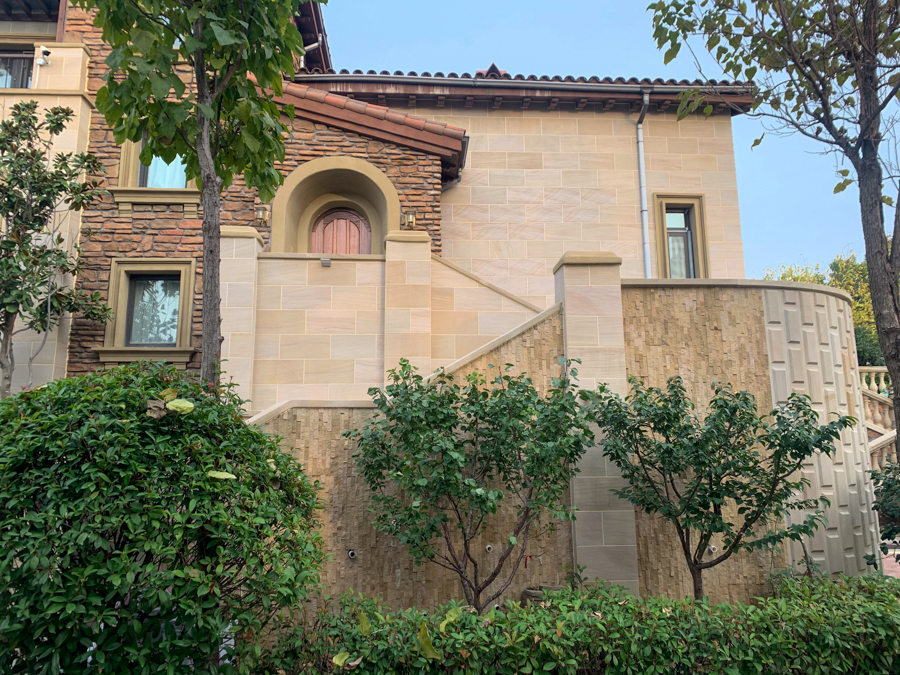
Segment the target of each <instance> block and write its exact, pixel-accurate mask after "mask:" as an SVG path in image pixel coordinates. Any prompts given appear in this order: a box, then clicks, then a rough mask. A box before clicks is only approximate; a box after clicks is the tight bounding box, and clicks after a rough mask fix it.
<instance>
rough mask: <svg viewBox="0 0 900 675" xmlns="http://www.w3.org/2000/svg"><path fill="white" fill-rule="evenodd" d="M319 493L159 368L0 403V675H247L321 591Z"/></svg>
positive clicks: (238, 416)
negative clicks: (276, 627) (272, 639)
mask: <svg viewBox="0 0 900 675" xmlns="http://www.w3.org/2000/svg"><path fill="white" fill-rule="evenodd" d="M316 487H317V486H316V485H315V484H313V483H311V482H310V481H309V480H308V479H307V477H306V476H305V475H304V474H303V472H302V471H301V468H300V466H299V465H298V464H297V462H296V461H295V460H294V459H293V457H292V456H290V455H288V454H287V453H285V452H283V451H282V450H281V449H280V447H279V444H278V439H276V438H274V437H272V436H269V435H267V434H265V433H263V432H262V431H260V430H259V429H257V428H253V427H249V426H247V424H246V423H245V422H244V419H243V416H242V409H241V399H240V397H239V396H238V395H237V394H236V393H235V392H234V390H233V389H232V388H231V387H230V386H226V387H221V388H216V387H211V386H209V385H208V383H204V382H201V381H200V380H198V379H197V378H195V377H190V376H187V375H185V374H184V373H183V372H182V373H179V372H178V371H177V370H175V368H174V367H171V366H164V365H161V364H148V363H142V362H141V363H135V364H132V365H129V366H124V367H120V368H113V369H111V370H108V371H105V372H99V373H93V374H91V375H86V376H83V377H77V378H72V379H63V380H57V381H55V382H52V383H50V384H48V385H46V386H45V387H41V388H39V389H35V390H33V391H29V392H25V393H22V394H18V395H16V396H13V397H10V398H8V399H6V400H5V401H3V402H0V608H2V610H0V672H3V673H10V674H14V673H62V672H65V673H66V675H72V674H75V675H77V674H81V673H83V674H85V675H86V674H87V673H92V674H93V673H100V672H103V673H132V672H133V673H135V674H137V673H141V674H144V675H152V674H156V673H159V674H160V675H162V674H166V675H168V674H170V673H174V672H192V673H235V672H247V670H248V669H249V668H250V667H251V665H252V662H253V660H254V658H256V657H258V656H259V655H260V647H261V641H262V639H263V638H264V637H265V632H266V628H267V626H269V625H270V622H271V620H272V619H273V617H275V616H276V615H278V614H280V613H282V612H284V611H287V610H289V609H291V608H293V607H296V606H297V605H298V604H299V603H300V602H301V601H303V600H304V599H306V598H307V596H308V594H309V591H310V589H311V587H312V586H313V585H314V584H316V583H317V582H318V578H319V577H318V567H319V565H320V563H321V562H322V560H323V553H322V551H321V548H320V545H321V540H320V537H319V533H318V525H317V524H316V522H315V520H314V518H313V514H314V511H315V509H316V508H317V507H318V505H319V501H318V499H317V497H316Z"/></svg>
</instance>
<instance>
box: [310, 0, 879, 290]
mask: <svg viewBox="0 0 900 675" xmlns="http://www.w3.org/2000/svg"><path fill="white" fill-rule="evenodd" d="M648 4H649V0H617V1H615V0H557V2H555V3H547V2H543V1H542V2H539V1H538V0H517V1H515V2H514V1H513V0H481V1H477V0H457V1H456V2H453V3H445V2H437V1H436V0H418V1H416V0H378V1H377V2H376V1H375V0H331V1H330V2H329V4H328V5H327V6H326V7H324V8H323V12H324V15H325V25H326V28H327V30H328V40H329V43H330V45H331V54H332V58H333V61H334V66H335V68H337V69H338V70H340V69H341V68H349V69H350V70H353V69H355V68H362V69H366V70H368V69H370V68H374V69H376V70H390V71H391V72H393V71H395V70H403V71H409V70H415V71H418V72H422V71H430V72H435V71H443V72H449V71H456V72H458V73H462V72H470V73H473V72H474V71H475V70H477V69H483V68H487V67H488V66H489V65H490V64H491V62H496V64H497V66H498V67H499V68H501V69H503V70H508V71H510V72H511V73H526V74H529V73H535V74H538V75H576V76H577V75H599V76H601V77H605V76H611V77H619V76H622V77H632V76H633V77H651V78H653V77H675V78H682V77H687V78H694V77H695V76H696V75H697V70H696V66H695V65H694V62H693V59H692V57H691V56H690V54H685V53H684V52H683V53H682V54H681V55H679V57H678V58H677V59H676V60H675V61H674V62H672V63H670V64H669V65H668V66H665V65H663V55H662V52H659V51H657V49H656V45H655V43H654V41H653V38H652V34H653V29H652V24H651V18H652V17H651V15H650V13H648V12H646V11H645V7H646V5H648ZM704 67H706V66H704ZM707 74H710V73H707ZM761 132H762V128H761V124H760V122H759V121H758V120H753V119H749V118H746V117H737V118H735V120H734V144H735V153H736V155H737V172H738V188H739V196H740V207H741V221H742V226H743V235H744V252H745V253H744V256H745V261H746V266H747V276H748V277H758V276H761V272H762V269H763V268H766V267H776V266H778V265H780V264H782V263H805V262H820V263H823V264H827V263H828V262H829V261H830V260H832V259H833V258H834V256H835V255H836V254H838V253H839V252H841V251H842V250H844V249H846V248H849V249H853V250H855V251H856V252H858V253H862V251H863V243H862V229H861V225H860V219H859V203H858V201H857V200H858V196H857V193H856V190H855V189H854V188H853V187H851V188H848V189H847V190H846V191H845V192H843V193H841V194H839V195H835V194H833V188H834V185H835V183H836V182H837V178H836V177H835V160H834V158H833V157H830V156H824V155H821V154H817V153H819V152H820V151H821V148H820V146H819V145H818V144H817V143H815V142H814V141H809V140H806V139H803V138H799V137H787V138H775V137H772V135H771V134H768V135H767V136H766V139H765V140H764V141H763V143H762V145H760V146H757V147H756V148H755V149H753V150H752V151H751V150H750V145H751V143H752V142H753V139H754V138H757V137H758V136H759V135H760V133H761ZM886 215H888V216H889V217H890V214H886Z"/></svg>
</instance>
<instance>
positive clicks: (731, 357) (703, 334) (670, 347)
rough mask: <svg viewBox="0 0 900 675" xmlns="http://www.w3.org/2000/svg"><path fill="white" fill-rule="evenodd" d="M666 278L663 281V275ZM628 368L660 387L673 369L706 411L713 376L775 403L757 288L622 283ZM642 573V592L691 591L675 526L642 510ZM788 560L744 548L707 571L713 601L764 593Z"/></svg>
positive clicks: (765, 404)
mask: <svg viewBox="0 0 900 675" xmlns="http://www.w3.org/2000/svg"><path fill="white" fill-rule="evenodd" d="M661 283H663V284H664V283H665V282H661ZM622 302H623V308H624V321H625V356H626V370H627V372H628V375H629V376H634V377H637V378H638V379H640V380H643V381H644V382H645V383H647V384H648V385H651V386H655V387H663V386H665V383H666V380H667V379H668V378H669V377H671V376H673V375H680V376H681V377H682V378H683V379H684V383H685V386H686V388H687V391H688V395H689V396H691V398H692V399H693V400H694V401H695V402H696V403H697V407H698V411H699V412H701V414H702V412H703V404H704V402H706V401H708V400H709V399H710V397H711V396H712V383H713V382H730V383H731V384H732V385H733V386H734V387H735V388H736V389H745V390H747V391H749V392H751V393H752V394H753V395H754V396H755V397H756V401H757V404H758V406H759V410H760V411H761V412H767V411H769V410H771V408H772V394H771V384H770V381H769V366H768V360H767V356H766V336H765V331H764V330H763V327H764V325H765V315H764V312H763V304H762V296H761V294H760V291H759V290H758V289H753V288H740V287H735V288H729V287H721V286H719V287H710V288H705V287H704V288H696V287H671V286H664V285H663V286H658V287H656V286H649V287H642V286H638V287H634V286H625V285H624V284H623V288H622ZM637 535H638V536H637V541H638V572H639V574H640V582H641V592H642V593H643V594H644V595H648V596H649V595H666V596H669V597H675V598H680V597H686V596H691V595H692V593H693V591H692V583H691V576H690V574H689V572H688V570H687V566H686V565H685V562H684V556H683V554H682V552H681V549H680V545H679V544H678V537H677V535H676V534H675V529H674V528H673V527H671V526H669V525H668V524H667V523H665V522H663V521H662V520H660V519H659V518H658V517H656V516H650V515H647V514H645V513H642V512H638V513H637ZM785 564H786V559H785V558H784V557H779V558H776V559H775V560H773V559H772V558H771V556H769V555H767V554H747V553H739V554H737V555H735V556H733V557H732V559H730V560H727V561H726V562H724V563H722V564H721V565H719V566H717V567H715V568H713V569H711V570H707V571H706V572H704V574H703V583H704V590H705V591H706V592H707V594H708V595H709V596H710V599H711V600H712V601H713V602H724V601H741V602H747V601H749V600H751V599H752V598H754V597H757V596H760V595H767V594H768V593H770V592H771V589H770V587H769V585H768V583H767V582H766V574H767V573H768V572H771V571H773V570H774V569H777V568H783V567H784V566H785Z"/></svg>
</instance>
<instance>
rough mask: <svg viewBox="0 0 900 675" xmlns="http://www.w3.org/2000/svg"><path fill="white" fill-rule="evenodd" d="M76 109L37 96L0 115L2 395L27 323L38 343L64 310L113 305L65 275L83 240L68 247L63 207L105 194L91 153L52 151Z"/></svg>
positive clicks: (103, 311) (77, 207)
mask: <svg viewBox="0 0 900 675" xmlns="http://www.w3.org/2000/svg"><path fill="white" fill-rule="evenodd" d="M73 115H74V113H73V112H72V110H71V109H70V108H62V107H59V106H55V107H53V108H50V109H49V110H47V111H46V112H45V114H44V118H43V119H40V117H39V115H38V105H37V103H36V102H35V101H29V102H27V103H26V102H20V103H15V104H13V105H12V106H11V107H10V109H9V116H8V117H7V118H6V119H5V120H3V121H2V122H0V227H2V231H0V373H2V380H0V399H3V398H6V397H7V396H9V394H10V389H11V387H12V378H13V373H14V371H15V368H16V362H15V357H14V353H13V338H14V337H15V335H17V334H18V333H20V332H22V331H24V330H32V331H35V332H37V333H43V335H44V337H43V341H42V342H41V344H40V347H39V348H38V349H37V350H36V351H35V352H34V353H32V354H31V357H30V358H29V360H28V374H29V375H28V387H30V386H31V385H32V382H33V375H32V368H31V366H32V364H33V363H34V359H35V358H36V357H37V355H38V354H40V352H41V350H43V348H44V346H45V345H46V342H47V336H48V334H49V332H50V331H51V330H53V328H54V327H55V326H56V325H57V324H58V323H59V320H60V318H61V317H62V315H63V314H65V313H66V312H82V313H84V314H85V316H88V317H89V318H91V319H94V320H95V321H105V320H106V318H107V317H108V315H109V310H108V309H107V308H106V307H105V305H104V304H103V301H102V300H101V299H100V294H99V293H86V292H84V291H76V290H74V289H73V288H72V287H71V286H70V285H69V284H68V283H67V281H71V277H72V276H73V275H75V274H78V272H79V271H81V268H82V266H81V263H80V262H79V260H78V257H77V253H78V249H77V247H76V248H75V249H74V254H70V253H69V252H68V251H66V248H65V239H64V237H63V235H62V233H61V232H60V231H59V230H60V225H61V224H62V221H63V218H64V214H65V212H64V211H61V210H60V209H61V207H63V206H65V207H67V208H69V209H71V210H73V211H81V210H83V209H85V208H87V207H89V206H90V205H91V203H92V202H93V201H94V200H95V199H97V198H98V197H99V196H100V195H102V194H104V193H105V190H103V189H102V188H101V187H100V185H99V183H98V182H97V181H96V180H86V179H85V177H84V176H85V174H86V173H88V174H92V173H93V174H96V173H99V172H100V170H101V165H100V161H99V160H98V159H97V158H96V157H94V156H93V155H91V154H88V153H78V154H72V153H59V154H56V155H54V154H53V141H54V139H55V138H56V137H57V136H59V135H60V134H61V133H62V132H63V131H64V130H65V128H66V124H68V123H69V122H70V121H71V120H72V116H73Z"/></svg>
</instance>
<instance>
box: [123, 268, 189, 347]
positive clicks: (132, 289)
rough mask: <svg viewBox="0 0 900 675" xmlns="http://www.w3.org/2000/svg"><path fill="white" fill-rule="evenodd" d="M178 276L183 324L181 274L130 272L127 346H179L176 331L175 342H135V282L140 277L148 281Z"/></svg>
mask: <svg viewBox="0 0 900 675" xmlns="http://www.w3.org/2000/svg"><path fill="white" fill-rule="evenodd" d="M176 276H177V278H178V284H179V288H178V309H179V312H178V322H179V325H181V274H178V275H175V274H160V273H158V272H157V273H149V274H148V273H145V272H141V273H129V274H128V299H127V300H126V307H127V309H128V314H127V315H126V316H125V346H126V347H156V348H157V349H170V348H172V347H177V346H178V335H177V332H176V336H175V344H170V343H168V342H153V343H146V344H135V343H134V339H133V338H134V334H133V333H134V302H135V297H134V296H135V285H134V283H133V282H135V281H138V279H143V280H147V281H151V280H152V281H165V280H167V279H173V278H176Z"/></svg>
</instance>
